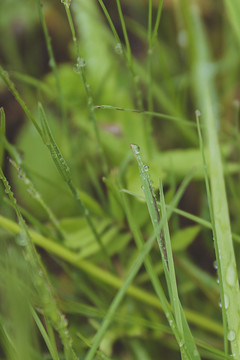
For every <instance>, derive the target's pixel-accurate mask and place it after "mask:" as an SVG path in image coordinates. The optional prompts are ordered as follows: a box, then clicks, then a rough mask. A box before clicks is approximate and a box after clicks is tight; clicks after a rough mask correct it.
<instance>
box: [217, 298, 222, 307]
mask: <svg viewBox="0 0 240 360" xmlns="http://www.w3.org/2000/svg"><path fill="white" fill-rule="evenodd" d="M218 305H219V307H220V308H222V302H221V299H219V301H218Z"/></svg>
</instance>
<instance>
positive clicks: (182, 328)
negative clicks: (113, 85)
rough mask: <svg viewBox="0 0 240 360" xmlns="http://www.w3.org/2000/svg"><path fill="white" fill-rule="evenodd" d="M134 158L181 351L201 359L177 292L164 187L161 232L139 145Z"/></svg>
mask: <svg viewBox="0 0 240 360" xmlns="http://www.w3.org/2000/svg"><path fill="white" fill-rule="evenodd" d="M131 147H132V150H133V153H134V156H135V157H136V160H137V163H138V166H139V172H140V177H141V181H142V189H143V191H144V194H145V198H146V203H147V206H148V211H149V214H150V217H151V220H152V224H153V227H154V230H155V235H156V237H157V241H158V244H159V248H160V252H161V255H162V261H163V268H164V272H165V277H166V281H167V285H168V291H169V296H170V300H171V305H172V307H173V313H174V316H175V320H176V325H177V328H178V331H179V334H180V337H181V341H180V343H179V346H180V351H181V353H182V356H183V358H184V356H185V355H184V352H185V348H184V351H183V346H186V349H187V352H188V353H189V356H190V358H192V359H193V358H196V359H200V357H199V353H198V351H197V348H196V345H195V343H194V340H193V337H192V335H191V332H190V329H189V327H188V324H187V321H186V319H185V315H184V313H183V310H182V308H181V304H180V301H179V297H178V290H177V282H176V275H175V268H174V262H173V256H172V249H171V241H170V234H169V229H168V224H167V212H166V209H165V203H164V195H163V190H162V187H161V186H160V199H161V201H160V204H161V213H162V221H163V231H164V234H163V233H162V232H160V231H159V228H158V227H159V222H160V216H159V209H158V206H157V202H156V198H155V195H154V191H153V188H152V184H151V180H150V177H149V175H148V166H147V165H144V164H143V162H142V159H141V155H140V149H139V147H138V146H137V145H131Z"/></svg>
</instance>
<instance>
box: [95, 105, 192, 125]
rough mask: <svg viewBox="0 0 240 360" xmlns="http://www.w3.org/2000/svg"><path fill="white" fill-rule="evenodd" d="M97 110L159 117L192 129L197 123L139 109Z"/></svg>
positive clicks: (111, 107) (111, 108)
mask: <svg viewBox="0 0 240 360" xmlns="http://www.w3.org/2000/svg"><path fill="white" fill-rule="evenodd" d="M95 109H106V110H118V111H127V112H135V113H140V114H144V115H146V116H150V117H152V116H153V117H157V118H161V119H166V120H171V121H176V122H180V123H181V124H183V125H186V126H190V127H196V124H195V123H192V122H190V121H187V120H184V119H182V118H180V117H177V116H171V115H167V114H161V113H158V112H153V111H143V110H137V109H125V108H121V107H118V106H111V105H96V106H95Z"/></svg>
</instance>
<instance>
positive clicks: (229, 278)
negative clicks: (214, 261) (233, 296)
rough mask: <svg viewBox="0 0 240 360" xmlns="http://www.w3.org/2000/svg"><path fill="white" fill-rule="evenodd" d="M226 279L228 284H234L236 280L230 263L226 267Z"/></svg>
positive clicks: (234, 271)
mask: <svg viewBox="0 0 240 360" xmlns="http://www.w3.org/2000/svg"><path fill="white" fill-rule="evenodd" d="M226 281H227V283H228V285H229V286H232V287H233V286H234V285H235V282H236V270H235V268H234V266H233V265H232V264H230V265H229V266H228V268H227V274H226Z"/></svg>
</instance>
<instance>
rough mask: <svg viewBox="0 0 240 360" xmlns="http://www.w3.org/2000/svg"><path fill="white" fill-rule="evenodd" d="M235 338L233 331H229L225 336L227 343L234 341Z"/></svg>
mask: <svg viewBox="0 0 240 360" xmlns="http://www.w3.org/2000/svg"><path fill="white" fill-rule="evenodd" d="M235 337H236V334H235V331H233V330H230V331H229V332H228V334H227V338H228V340H229V341H233V340H235Z"/></svg>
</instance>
